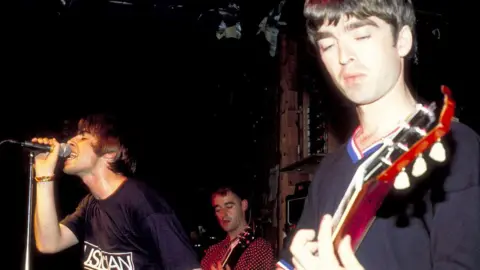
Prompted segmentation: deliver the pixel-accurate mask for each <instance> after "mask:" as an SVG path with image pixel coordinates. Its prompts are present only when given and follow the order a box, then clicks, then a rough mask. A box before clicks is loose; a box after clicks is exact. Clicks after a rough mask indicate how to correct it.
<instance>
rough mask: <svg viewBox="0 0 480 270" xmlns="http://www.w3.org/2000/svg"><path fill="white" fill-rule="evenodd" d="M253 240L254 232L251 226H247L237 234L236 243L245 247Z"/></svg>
mask: <svg viewBox="0 0 480 270" xmlns="http://www.w3.org/2000/svg"><path fill="white" fill-rule="evenodd" d="M253 240H255V233H254V231H253V229H252V228H250V227H248V228H247V229H245V231H244V232H242V233H241V234H240V235H239V236H238V245H239V246H241V247H243V248H246V247H247V246H248V245H250V243H251V242H253Z"/></svg>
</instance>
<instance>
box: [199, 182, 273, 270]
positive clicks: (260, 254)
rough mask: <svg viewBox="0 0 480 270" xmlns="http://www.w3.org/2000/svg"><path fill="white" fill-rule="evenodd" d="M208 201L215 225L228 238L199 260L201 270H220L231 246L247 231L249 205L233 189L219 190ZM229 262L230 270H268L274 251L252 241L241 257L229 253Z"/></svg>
mask: <svg viewBox="0 0 480 270" xmlns="http://www.w3.org/2000/svg"><path fill="white" fill-rule="evenodd" d="M211 200H212V206H213V207H214V209H215V215H216V217H217V221H218V223H219V224H220V226H221V227H222V229H223V230H224V231H225V232H226V233H227V236H226V237H225V239H224V240H222V241H221V242H219V243H217V244H215V245H213V246H211V247H210V248H209V249H208V250H207V251H206V253H205V256H204V257H203V259H202V260H201V266H202V269H204V270H223V269H224V268H222V266H221V264H222V262H223V261H225V260H226V257H227V255H228V254H230V253H229V247H230V246H231V243H232V242H234V241H235V240H236V239H237V238H238V237H239V236H241V235H242V233H243V232H245V230H246V229H248V228H249V226H248V223H247V220H246V217H245V212H246V211H247V209H248V201H247V199H246V198H245V197H243V196H242V195H241V192H240V191H239V190H238V189H234V188H233V187H222V188H219V189H218V190H216V191H215V192H214V193H213V194H212V196H211ZM238 248H240V246H238ZM233 256H237V258H233ZM228 261H229V262H232V263H231V264H234V265H227V266H226V267H225V269H230V270H247V269H248V270H250V269H256V270H271V269H273V268H274V267H275V260H274V256H273V249H272V247H271V245H270V243H269V242H267V241H266V240H265V239H263V238H261V237H255V238H254V240H253V241H252V242H250V243H249V244H248V245H247V246H246V249H244V250H240V253H237V252H235V253H232V257H230V258H229V260H228Z"/></svg>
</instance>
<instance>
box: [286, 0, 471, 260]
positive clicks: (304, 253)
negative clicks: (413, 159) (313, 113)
mask: <svg viewBox="0 0 480 270" xmlns="http://www.w3.org/2000/svg"><path fill="white" fill-rule="evenodd" d="M304 14H305V16H306V19H307V24H306V25H307V33H308V36H309V38H310V41H311V42H312V43H313V45H314V46H315V48H316V49H317V53H318V57H319V60H320V62H321V63H322V64H323V66H324V68H325V70H326V72H327V74H328V75H329V77H330V79H332V81H333V83H334V85H335V86H336V88H337V89H338V90H339V91H340V93H341V94H342V95H343V96H344V97H345V98H346V99H348V100H349V101H350V102H351V103H352V104H353V105H355V107H356V112H357V116H358V119H359V123H360V126H359V127H358V128H357V130H356V131H355V133H354V134H353V135H352V137H351V139H350V140H349V141H348V142H347V143H346V144H345V145H343V146H341V147H339V149H337V150H336V151H335V152H334V153H332V154H330V155H329V156H327V157H326V158H325V159H324V160H323V161H322V164H321V165H320V166H319V168H318V170H317V173H316V175H315V177H314V179H313V182H312V184H311V186H310V189H309V195H308V198H307V200H306V202H305V207H304V211H303V213H302V216H301V218H300V221H299V224H298V229H299V230H298V231H297V233H296V234H294V237H293V241H292V242H290V243H288V242H287V243H286V245H285V247H286V248H285V250H284V251H283V254H282V255H281V259H280V261H279V262H278V263H277V269H293V268H294V267H295V268H296V269H304V270H310V269H322V270H329V269H367V270H385V269H389V270H401V269H409V270H417V269H418V270H425V269H435V270H440V269H442V270H443V269H449V270H455V269H470V270H474V269H480V188H479V183H480V154H479V153H480V140H479V137H478V135H477V134H476V133H475V132H474V131H473V130H471V129H470V128H469V127H467V126H465V125H463V124H460V123H457V122H453V123H452V124H451V129H450V132H449V133H448V134H447V136H445V137H444V138H443V139H442V144H443V146H444V149H445V151H446V158H447V159H446V162H445V163H444V164H443V165H441V166H438V167H436V168H434V169H432V171H430V172H427V174H426V175H424V177H423V178H417V179H415V180H421V182H420V183H419V182H417V183H412V185H411V186H410V188H408V189H405V190H398V189H397V190H395V189H392V190H390V194H389V196H387V198H386V199H385V200H384V201H383V204H382V205H381V208H380V209H379V210H378V212H377V214H376V219H375V221H374V222H373V223H372V225H371V227H370V229H369V230H368V233H367V234H366V236H365V237H364V238H363V240H362V242H361V243H360V246H359V247H358V249H357V250H356V251H355V252H354V251H353V250H352V248H351V247H350V245H349V239H348V236H347V237H346V238H345V239H344V241H343V243H342V242H341V244H340V245H339V246H338V247H333V245H332V220H331V217H330V216H331V215H333V214H334V213H335V211H336V208H337V206H338V205H339V202H340V200H341V199H342V197H343V194H344V193H345V191H346V189H347V186H348V185H349V184H350V182H351V179H352V177H353V175H354V173H355V171H356V168H357V167H358V165H359V164H360V163H361V162H362V161H364V160H365V159H366V157H368V156H369V155H370V154H371V153H373V152H375V150H376V149H378V147H379V144H380V141H381V140H382V139H383V138H385V137H388V136H389V134H391V133H392V132H393V131H394V130H395V128H396V127H397V126H398V124H399V123H400V121H402V120H404V119H406V118H407V116H408V115H410V114H411V113H413V112H415V104H416V101H415V99H414V97H413V95H412V92H411V90H412V89H411V88H410V87H409V86H408V85H407V83H406V78H405V66H406V65H407V61H408V60H409V59H408V58H409V57H410V56H411V55H413V54H414V53H415V52H414V43H415V42H414V41H415V36H414V33H415V31H414V26H415V21H416V19H415V10H414V8H413V5H412V1H411V0H389V1H374V0H335V1H334V0H307V3H306V4H305V8H304ZM446 68H448V67H446ZM410 179H411V180H412V179H414V178H413V177H412V178H410ZM327 214H328V215H327ZM322 219H323V223H322V224H321V225H320V223H321V220H322ZM319 228H320V231H318V230H319ZM335 253H336V254H337V255H338V256H335V255H334V254H335ZM342 264H343V265H342Z"/></svg>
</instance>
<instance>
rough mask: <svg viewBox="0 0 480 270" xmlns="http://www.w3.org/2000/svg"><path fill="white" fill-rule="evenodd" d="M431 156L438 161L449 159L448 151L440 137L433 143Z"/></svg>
mask: <svg viewBox="0 0 480 270" xmlns="http://www.w3.org/2000/svg"><path fill="white" fill-rule="evenodd" d="M429 156H430V158H432V159H433V160H435V161H437V162H443V161H445V160H446V159H447V152H446V151H445V147H443V144H442V141H440V139H439V140H437V142H436V143H434V144H433V146H432V149H430V153H429Z"/></svg>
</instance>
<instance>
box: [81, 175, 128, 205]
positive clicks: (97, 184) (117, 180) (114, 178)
mask: <svg viewBox="0 0 480 270" xmlns="http://www.w3.org/2000/svg"><path fill="white" fill-rule="evenodd" d="M82 180H83V182H84V183H85V185H87V187H88V189H89V190H90V192H91V193H92V195H93V196H94V197H95V198H97V199H99V200H104V199H106V198H108V197H109V196H110V195H112V194H113V193H114V192H115V191H116V190H117V189H118V187H119V186H120V185H121V184H122V183H123V182H125V181H126V180H127V177H125V176H123V175H120V174H115V173H113V172H111V171H106V172H104V173H98V172H93V173H90V174H88V175H84V176H82Z"/></svg>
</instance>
